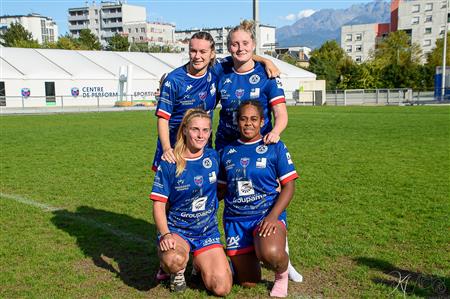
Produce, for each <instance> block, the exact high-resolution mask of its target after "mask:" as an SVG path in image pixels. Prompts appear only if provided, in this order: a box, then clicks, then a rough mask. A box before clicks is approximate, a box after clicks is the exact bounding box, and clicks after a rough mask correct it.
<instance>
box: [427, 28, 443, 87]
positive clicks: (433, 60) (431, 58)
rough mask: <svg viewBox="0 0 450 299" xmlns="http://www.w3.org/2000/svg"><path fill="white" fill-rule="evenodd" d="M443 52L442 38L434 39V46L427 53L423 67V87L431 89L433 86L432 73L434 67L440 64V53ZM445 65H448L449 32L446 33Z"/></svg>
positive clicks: (434, 69)
mask: <svg viewBox="0 0 450 299" xmlns="http://www.w3.org/2000/svg"><path fill="white" fill-rule="evenodd" d="M443 52H444V38H439V39H437V40H436V46H435V47H434V48H433V50H431V52H430V53H428V55H427V63H426V64H425V67H424V68H423V74H424V77H425V78H424V81H425V83H426V84H425V88H426V89H432V88H433V86H434V75H435V73H436V67H437V66H442V54H443ZM446 52H447V53H446V57H447V58H446V63H445V64H446V65H447V66H450V33H448V34H447V49H446Z"/></svg>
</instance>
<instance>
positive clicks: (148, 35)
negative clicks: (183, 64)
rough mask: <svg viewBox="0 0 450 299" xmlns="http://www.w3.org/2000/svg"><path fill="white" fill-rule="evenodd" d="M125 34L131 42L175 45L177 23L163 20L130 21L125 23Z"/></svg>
mask: <svg viewBox="0 0 450 299" xmlns="http://www.w3.org/2000/svg"><path fill="white" fill-rule="evenodd" d="M123 35H124V36H127V37H128V41H129V42H130V43H147V44H148V45H158V46H164V45H173V44H174V43H175V25H173V24H169V23H162V22H130V23H126V24H124V25H123Z"/></svg>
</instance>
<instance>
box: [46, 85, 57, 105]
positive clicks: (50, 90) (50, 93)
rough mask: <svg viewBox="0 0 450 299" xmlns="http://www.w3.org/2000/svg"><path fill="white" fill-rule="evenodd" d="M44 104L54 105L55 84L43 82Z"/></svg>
mask: <svg viewBox="0 0 450 299" xmlns="http://www.w3.org/2000/svg"><path fill="white" fill-rule="evenodd" d="M45 102H47V104H49V103H50V104H51V103H55V102H56V96H55V82H45Z"/></svg>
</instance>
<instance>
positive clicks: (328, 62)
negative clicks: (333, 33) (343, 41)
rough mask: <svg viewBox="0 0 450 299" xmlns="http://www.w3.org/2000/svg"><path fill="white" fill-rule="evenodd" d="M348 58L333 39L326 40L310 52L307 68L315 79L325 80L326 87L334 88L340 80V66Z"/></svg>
mask: <svg viewBox="0 0 450 299" xmlns="http://www.w3.org/2000/svg"><path fill="white" fill-rule="evenodd" d="M348 59H350V58H349V57H348V56H347V55H346V54H345V52H344V50H343V49H342V48H341V47H340V46H339V45H338V43H337V42H336V41H335V40H332V41H326V42H325V43H324V44H323V45H322V46H321V47H320V48H319V49H315V50H313V51H312V52H311V56H310V60H309V63H310V64H309V68H308V70H309V71H311V72H313V73H315V74H316V75H317V79H320V80H326V87H327V89H335V88H336V86H337V84H338V83H339V81H340V75H341V73H340V68H341V67H342V66H343V65H344V64H346V63H348Z"/></svg>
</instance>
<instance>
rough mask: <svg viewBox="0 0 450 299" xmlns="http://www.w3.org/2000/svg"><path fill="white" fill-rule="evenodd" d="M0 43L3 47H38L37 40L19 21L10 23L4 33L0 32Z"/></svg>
mask: <svg viewBox="0 0 450 299" xmlns="http://www.w3.org/2000/svg"><path fill="white" fill-rule="evenodd" d="M0 44H2V45H3V46H5V47H18V48H40V45H39V43H38V42H37V40H34V39H33V36H32V35H31V33H30V32H28V31H27V30H26V29H25V28H24V27H23V26H22V25H21V24H19V23H11V25H10V27H9V28H8V29H7V30H6V31H5V33H3V34H0Z"/></svg>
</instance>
